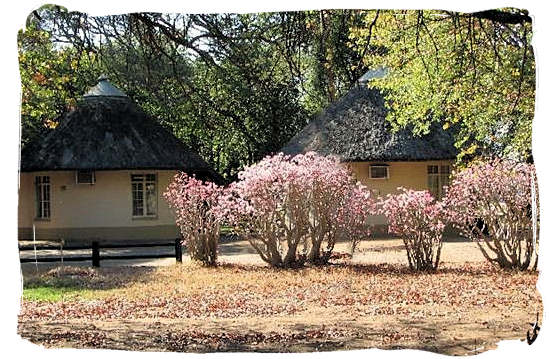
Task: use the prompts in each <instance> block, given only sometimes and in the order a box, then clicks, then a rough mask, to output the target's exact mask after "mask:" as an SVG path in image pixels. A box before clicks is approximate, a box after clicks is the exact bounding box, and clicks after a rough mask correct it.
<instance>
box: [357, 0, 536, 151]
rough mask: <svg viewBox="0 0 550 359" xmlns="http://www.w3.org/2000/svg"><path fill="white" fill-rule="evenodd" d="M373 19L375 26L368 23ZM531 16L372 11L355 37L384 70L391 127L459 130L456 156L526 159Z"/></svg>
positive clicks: (531, 63) (418, 130) (380, 82)
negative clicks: (435, 125) (432, 126)
mask: <svg viewBox="0 0 550 359" xmlns="http://www.w3.org/2000/svg"><path fill="white" fill-rule="evenodd" d="M371 25H373V26H371ZM531 35H532V29H531V23H530V18H528V16H527V15H526V14H524V12H522V11H518V10H508V9H504V10H493V11H489V12H483V13H473V14H460V13H449V12H443V11H380V12H377V13H373V12H371V13H369V16H367V17H366V18H365V20H364V24H363V26H359V27H357V28H355V30H354V31H353V38H354V39H356V41H360V42H362V43H363V45H364V46H369V47H371V48H372V49H376V48H378V49H383V51H368V52H366V56H365V58H364V61H365V62H366V63H367V64H368V65H369V66H386V67H388V68H389V70H390V71H389V75H388V76H387V77H385V78H383V79H377V80H375V81H373V82H372V84H373V85H374V86H376V87H379V88H381V89H382V90H383V92H384V93H385V95H386V99H387V104H388V106H389V107H390V109H391V112H390V113H389V115H388V120H390V121H391V122H392V124H393V125H394V127H396V128H397V127H402V126H406V125H412V127H413V128H414V129H415V131H416V133H426V132H428V130H429V128H430V123H431V122H434V121H436V122H438V123H439V124H440V125H441V126H443V128H445V129H448V128H455V129H456V130H457V131H458V136H457V143H456V145H457V147H458V148H459V149H460V150H461V156H464V155H470V154H473V153H475V152H477V151H481V152H489V153H497V154H500V155H505V156H514V157H520V158H527V157H528V156H529V155H530V152H531V125H532V120H533V116H534V101H535V60H534V55H533V48H532V47H531V45H530V41H531Z"/></svg>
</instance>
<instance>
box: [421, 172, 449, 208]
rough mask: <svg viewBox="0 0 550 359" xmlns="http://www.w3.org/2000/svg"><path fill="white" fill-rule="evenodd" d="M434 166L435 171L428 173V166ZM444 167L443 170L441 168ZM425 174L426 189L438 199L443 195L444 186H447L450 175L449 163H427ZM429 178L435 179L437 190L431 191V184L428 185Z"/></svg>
mask: <svg viewBox="0 0 550 359" xmlns="http://www.w3.org/2000/svg"><path fill="white" fill-rule="evenodd" d="M431 167H435V169H436V170H437V172H435V173H430V168H431ZM444 167H446V170H445V171H443V168H444ZM426 176H427V187H428V191H429V192H430V193H431V194H432V196H434V198H435V199H436V200H440V199H441V198H443V197H444V196H445V189H444V187H446V186H449V184H450V176H451V165H450V164H429V165H427V166H426ZM430 178H435V179H437V191H436V193H434V192H433V191H432V186H431V185H430Z"/></svg>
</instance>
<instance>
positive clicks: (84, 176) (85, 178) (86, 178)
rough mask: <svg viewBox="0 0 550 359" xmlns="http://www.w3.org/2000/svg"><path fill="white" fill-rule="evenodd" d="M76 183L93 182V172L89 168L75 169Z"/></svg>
mask: <svg viewBox="0 0 550 359" xmlns="http://www.w3.org/2000/svg"><path fill="white" fill-rule="evenodd" d="M76 183H77V184H94V183H95V172H94V171H91V170H79V171H76Z"/></svg>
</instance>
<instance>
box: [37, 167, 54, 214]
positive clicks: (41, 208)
mask: <svg viewBox="0 0 550 359" xmlns="http://www.w3.org/2000/svg"><path fill="white" fill-rule="evenodd" d="M35 186H36V217H37V218H50V213H51V211H50V177H49V176H36V177H35Z"/></svg>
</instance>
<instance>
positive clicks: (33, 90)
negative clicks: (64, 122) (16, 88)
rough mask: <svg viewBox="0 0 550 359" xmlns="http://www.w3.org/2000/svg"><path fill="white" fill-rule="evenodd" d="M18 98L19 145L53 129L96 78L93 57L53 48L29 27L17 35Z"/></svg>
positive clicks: (23, 145)
mask: <svg viewBox="0 0 550 359" xmlns="http://www.w3.org/2000/svg"><path fill="white" fill-rule="evenodd" d="M17 40H18V46H19V69H20V75H21V83H22V95H21V124H22V134H21V146H22V148H23V147H25V146H26V145H27V144H28V143H29V142H30V141H31V140H32V139H33V138H36V137H38V136H43V135H44V134H45V133H46V132H47V131H48V130H50V129H52V128H55V126H57V123H58V121H59V119H60V118H61V117H62V116H63V115H64V114H65V113H66V112H67V111H68V110H69V109H70V107H71V106H74V105H75V103H76V101H77V99H78V97H79V96H80V95H81V94H82V93H83V92H84V91H85V90H86V89H87V88H88V85H89V83H91V82H90V79H95V78H97V76H98V75H97V73H98V72H97V70H96V67H95V65H96V58H95V56H94V54H88V53H81V52H78V51H75V49H73V48H58V47H55V46H54V45H53V44H52V42H51V38H50V36H49V34H48V33H47V32H45V31H42V30H39V29H37V28H36V27H35V26H32V25H31V26H29V27H28V28H27V29H26V30H25V31H20V32H19V34H18V38H17Z"/></svg>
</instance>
